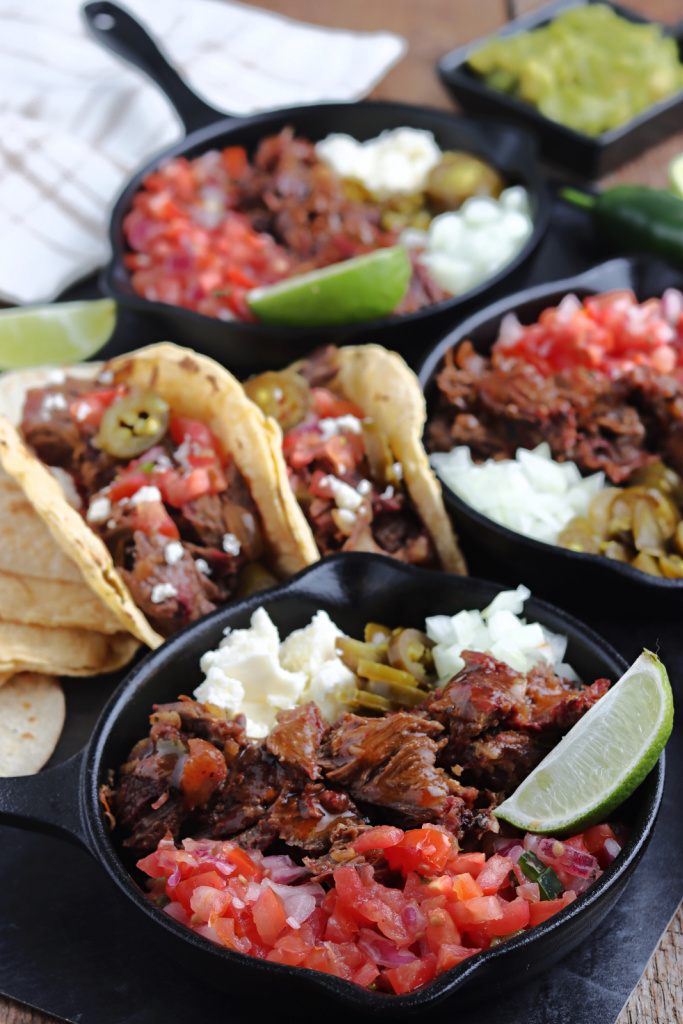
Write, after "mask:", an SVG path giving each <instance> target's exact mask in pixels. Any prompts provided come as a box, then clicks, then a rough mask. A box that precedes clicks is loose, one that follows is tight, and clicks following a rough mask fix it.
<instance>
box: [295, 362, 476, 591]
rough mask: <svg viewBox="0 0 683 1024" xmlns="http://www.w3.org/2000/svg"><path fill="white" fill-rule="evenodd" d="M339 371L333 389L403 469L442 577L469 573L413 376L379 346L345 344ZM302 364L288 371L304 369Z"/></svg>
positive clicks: (418, 385)
mask: <svg viewBox="0 0 683 1024" xmlns="http://www.w3.org/2000/svg"><path fill="white" fill-rule="evenodd" d="M334 361H335V364H336V365H337V367H338V371H337V375H336V377H335V378H334V379H333V380H332V381H331V384H330V386H331V389H332V390H333V391H335V392H338V393H339V394H340V395H341V396H342V397H344V398H347V399H349V400H350V401H352V402H354V403H355V404H356V405H357V406H359V408H361V409H362V410H363V412H364V413H365V414H366V415H367V416H369V417H370V418H371V419H373V420H374V421H375V423H376V424H377V426H378V427H379V429H380V430H381V431H382V432H383V434H384V435H385V436H386V438H387V441H388V443H389V447H390V449H391V451H392V453H393V455H394V457H395V458H396V461H397V462H400V464H401V466H402V467H403V480H404V483H405V486H406V490H407V491H408V494H409V495H410V497H411V499H412V501H413V504H414V505H415V508H416V509H417V512H418V514H419V516H420V518H421V519H422V522H423V523H424V525H425V526H426V527H427V529H428V530H429V533H430V535H431V537H432V540H433V542H434V546H435V548H436V551H437V554H438V556H439V560H440V562H441V566H442V568H443V569H445V570H446V572H453V573H458V574H459V575H466V574H467V565H466V563H465V559H464V557H463V554H462V552H461V550H460V547H459V545H458V541H457V538H456V536H455V533H454V531H453V525H452V523H451V521H450V518H449V517H448V514H447V512H446V509H445V508H444V504H443V497H442V494H441V485H440V483H439V481H438V480H437V478H436V475H435V473H434V472H433V471H432V469H431V467H430V465H429V460H428V458H427V454H426V452H425V450H424V446H423V444H422V434H423V432H424V427H425V423H426V420H427V408H426V405H425V400H424V395H423V394H422V389H421V387H420V384H419V382H418V379H417V377H416V376H415V374H414V373H413V372H412V370H411V369H410V367H409V366H408V365H407V363H406V362H404V360H403V359H402V358H401V356H399V355H398V353H397V352H390V351H389V350H388V349H385V348H383V347H382V346H381V345H348V346H344V347H342V348H339V349H338V350H337V352H336V355H335V360H334ZM303 364H304V363H303V361H302V360H300V361H298V362H296V363H294V364H293V365H292V366H291V367H290V369H293V370H298V369H300V368H301V367H302V366H303Z"/></svg>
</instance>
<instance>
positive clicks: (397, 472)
mask: <svg viewBox="0 0 683 1024" xmlns="http://www.w3.org/2000/svg"><path fill="white" fill-rule="evenodd" d="M391 468H392V470H393V471H394V476H395V477H396V479H397V480H402V479H403V466H402V465H401V463H400V462H395V463H394V464H393V466H392V467H391Z"/></svg>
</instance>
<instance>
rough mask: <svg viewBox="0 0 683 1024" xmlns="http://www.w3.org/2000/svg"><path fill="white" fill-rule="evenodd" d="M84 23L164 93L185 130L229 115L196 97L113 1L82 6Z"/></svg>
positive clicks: (154, 46)
mask: <svg viewBox="0 0 683 1024" xmlns="http://www.w3.org/2000/svg"><path fill="white" fill-rule="evenodd" d="M82 10H83V17H84V18H85V22H86V24H87V26H88V28H89V29H90V31H91V32H92V34H93V35H94V36H95V39H97V41H98V43H100V44H101V45H102V46H104V47H106V48H107V49H108V50H112V51H113V52H114V53H116V54H118V56H119V57H123V59H124V60H127V61H128V62H129V64H133V65H134V66H135V67H136V68H139V69H140V71H144V73H145V74H146V75H148V76H149V77H150V78H151V79H152V81H153V82H154V83H155V85H158V86H159V88H160V89H161V90H162V91H163V92H164V93H165V94H166V96H167V98H168V99H169V100H170V101H171V103H172V104H173V106H174V107H175V109H176V111H177V112H178V115H179V117H180V119H181V121H182V122H183V124H184V125H185V131H186V132H188V133H189V132H193V131H196V130H197V129H198V128H205V127H206V125H209V124H215V123H216V121H224V120H226V119H227V118H228V117H230V115H229V114H225V113H223V112H222V111H220V110H215V109H214V108H213V107H210V106H209V104H208V103H205V102H204V100H202V99H200V98H199V96H197V95H196V94H195V93H194V92H192V89H190V87H189V85H187V84H186V83H185V82H184V81H183V80H182V78H181V77H180V75H179V74H178V72H177V71H175V70H174V69H173V68H172V67H171V65H170V64H169V63H168V61H167V60H166V58H165V57H164V55H163V54H162V53H161V51H160V50H159V48H158V46H157V45H156V43H155V42H154V40H153V39H152V38H151V36H149V35H148V34H147V32H146V31H145V29H144V28H143V27H142V25H141V24H140V23H139V22H138V21H136V20H135V18H134V17H133V16H132V15H130V14H129V13H128V11H124V9H123V8H122V7H119V6H118V5H117V4H114V3H109V2H108V0H95V2H94V3H90V4H85V5H84V6H83V8H82Z"/></svg>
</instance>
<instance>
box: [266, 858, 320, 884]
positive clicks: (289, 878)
mask: <svg viewBox="0 0 683 1024" xmlns="http://www.w3.org/2000/svg"><path fill="white" fill-rule="evenodd" d="M261 865H262V867H263V869H264V871H267V872H268V875H269V876H270V878H272V879H273V881H274V882H280V884H281V885H287V883H288V882H294V881H296V879H297V878H303V877H304V876H305V875H309V874H310V871H309V870H308V868H304V867H301V865H299V864H295V863H294V861H293V860H292V858H291V857H288V856H287V854H286V853H283V854H278V855H275V856H272V857H262V858H261Z"/></svg>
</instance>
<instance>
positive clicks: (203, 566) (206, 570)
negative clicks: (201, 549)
mask: <svg viewBox="0 0 683 1024" xmlns="http://www.w3.org/2000/svg"><path fill="white" fill-rule="evenodd" d="M194 564H195V565H196V566H197V568H198V569H199V571H200V572H201V573H203V574H204V576H210V575H211V566H210V565H209V563H208V562H207V561H206V559H205V558H195V560H194Z"/></svg>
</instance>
